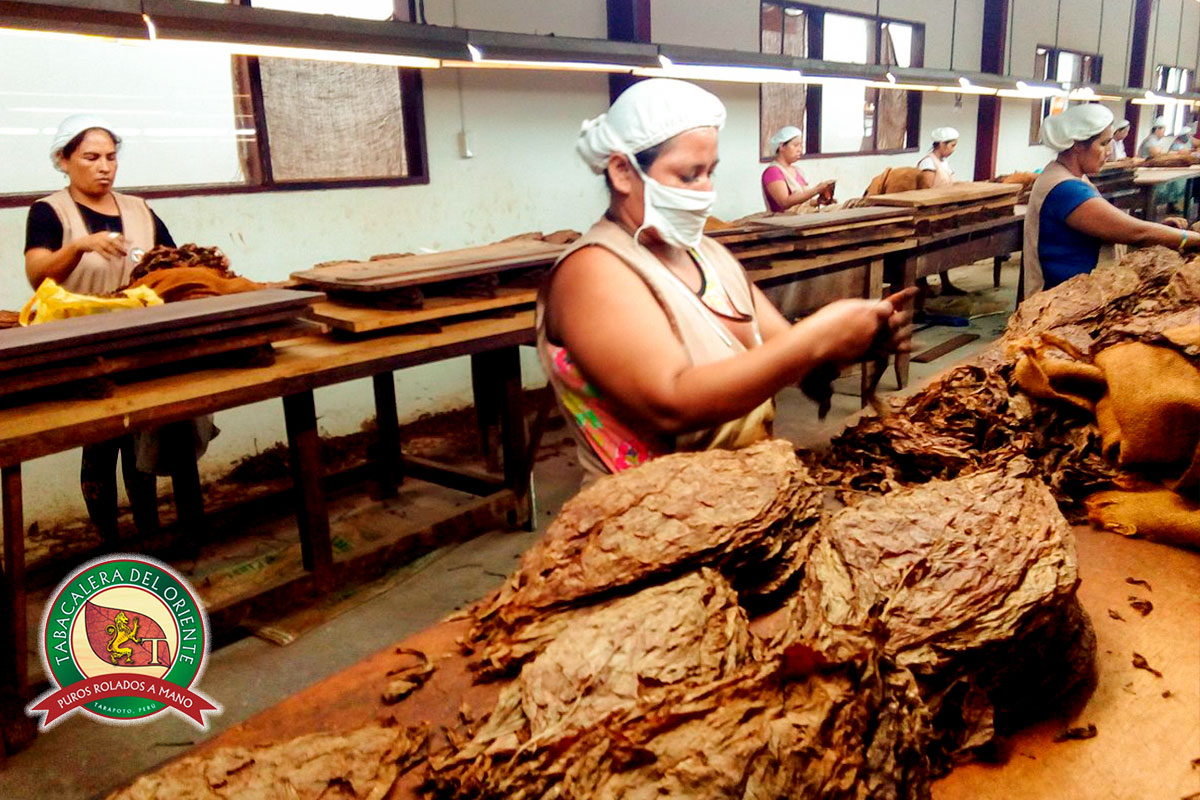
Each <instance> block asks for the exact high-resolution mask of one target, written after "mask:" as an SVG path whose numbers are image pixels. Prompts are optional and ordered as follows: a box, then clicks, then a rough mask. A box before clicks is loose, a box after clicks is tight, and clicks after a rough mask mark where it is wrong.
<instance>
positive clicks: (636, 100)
mask: <svg viewBox="0 0 1200 800" xmlns="http://www.w3.org/2000/svg"><path fill="white" fill-rule="evenodd" d="M724 124H725V105H724V104H723V103H722V102H721V101H720V100H719V99H717V96H716V95H714V94H713V93H712V92H709V91H706V90H705V89H701V88H700V87H699V86H696V85H694V84H691V83H687V82H686V81H678V80H674V79H672V78H650V79H648V80H644V81H639V82H638V83H635V84H634V85H633V86H630V87H629V88H628V89H626V90H625V91H624V92H622V93H621V96H620V97H618V98H617V99H616V101H614V102H613V104H612V106H611V107H610V108H609V109H608V113H606V114H601V115H600V116H598V117H596V118H595V119H590V120H588V121H586V122H584V123H583V127H582V128H580V130H579V141H578V142H577V143H576V145H575V149H576V150H578V151H579V155H580V156H582V157H583V160H584V161H585V162H587V165H588V166H589V167H591V169H592V172H595V173H596V174H597V175H599V174H600V173H602V172H604V169H605V165H606V164H607V163H608V157H609V156H610V155H612V154H613V153H623V154H625V155H628V156H632V155H634V154H636V153H640V152H642V151H643V150H645V149H647V148H650V147H654V146H655V145H657V144H662V143H663V142H665V141H666V140H667V139H670V138H671V137H672V136H676V135H678V134H680V133H683V132H684V131H690V130H691V129H693V128H702V127H705V126H714V127H717V128H720V127H721V126H722V125H724Z"/></svg>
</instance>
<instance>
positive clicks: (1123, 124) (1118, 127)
mask: <svg viewBox="0 0 1200 800" xmlns="http://www.w3.org/2000/svg"><path fill="white" fill-rule="evenodd" d="M1128 127H1129V120H1127V119H1119V120H1117V121H1116V122H1114V123H1113V132H1114V133H1116V132H1117V131H1123V130H1125V129H1126V128H1128Z"/></svg>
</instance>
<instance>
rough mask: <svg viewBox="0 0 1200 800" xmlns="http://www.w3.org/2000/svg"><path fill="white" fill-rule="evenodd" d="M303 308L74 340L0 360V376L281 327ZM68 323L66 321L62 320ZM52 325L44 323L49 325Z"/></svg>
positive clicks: (295, 316)
mask: <svg viewBox="0 0 1200 800" xmlns="http://www.w3.org/2000/svg"><path fill="white" fill-rule="evenodd" d="M303 310H304V307H300V308H285V309H282V310H278V311H272V312H268V313H264V314H261V315H258V316H253V317H235V318H233V319H220V318H217V319H215V320H213V321H212V322H207V323H203V324H199V323H198V324H196V325H194V326H192V327H188V328H174V329H169V330H164V331H161V332H154V331H143V332H141V333H140V334H138V335H136V336H131V337H128V338H127V339H118V340H107V341H105V340H99V341H94V342H88V341H78V342H72V343H71V344H69V345H67V346H65V347H63V348H61V349H57V350H50V351H40V352H34V353H27V354H25V355H21V356H15V357H13V358H6V359H2V360H0V373H6V372H10V371H13V370H27V369H35V368H41V367H47V366H50V365H54V366H59V365H60V364H61V363H62V362H63V361H70V360H73V359H80V358H87V357H90V356H101V355H108V354H110V353H113V352H122V351H134V350H143V349H145V348H149V347H162V346H167V345H181V344H182V345H184V346H186V344H187V343H188V342H191V341H193V340H194V339H196V338H198V337H203V336H216V335H233V334H234V333H236V332H239V331H243V330H246V329H250V330H255V329H259V328H264V327H269V326H276V325H284V324H287V323H289V322H293V321H295V320H296V319H297V317H298V316H299V314H300V313H302V312H303ZM63 322H70V320H63ZM52 324H53V323H48V325H52Z"/></svg>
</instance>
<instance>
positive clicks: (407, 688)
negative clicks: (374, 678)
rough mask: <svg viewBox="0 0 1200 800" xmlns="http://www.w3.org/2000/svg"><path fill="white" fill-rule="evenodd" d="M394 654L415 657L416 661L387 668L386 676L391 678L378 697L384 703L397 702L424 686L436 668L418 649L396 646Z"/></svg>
mask: <svg viewBox="0 0 1200 800" xmlns="http://www.w3.org/2000/svg"><path fill="white" fill-rule="evenodd" d="M396 654H397V655H402V656H411V657H413V658H415V659H416V663H414V664H410V665H408V666H403V667H397V668H396V669H392V670H388V672H387V676H386V677H389V678H391V679H392V680H391V681H389V682H388V685H387V687H386V688H385V689H384V690H383V696H382V697H381V698H380V699H381V700H383V702H384V704H385V705H392V704H393V703H398V702H400V701H401V700H403V699H404V698H406V697H408V696H409V695H410V694H412V693H413V692H415V691H416V690H417V689H419V688H421V687H422V686H424V685H425V682H426V681H428V680H429V676H430V675H432V674H433V673H434V672H435V671H436V670H437V667H436V666H434V664H433V663H432V662H430V660H429V656H427V655H425V654H424V653H422V652H421V651H420V650H414V649H412V648H410V647H397V648H396Z"/></svg>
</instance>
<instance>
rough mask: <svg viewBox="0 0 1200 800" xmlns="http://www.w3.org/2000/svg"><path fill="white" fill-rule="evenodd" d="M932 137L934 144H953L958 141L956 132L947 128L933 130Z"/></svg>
mask: <svg viewBox="0 0 1200 800" xmlns="http://www.w3.org/2000/svg"><path fill="white" fill-rule="evenodd" d="M932 135H933V143H934V144H938V143H939V142H953V141H955V140H957V139H958V131H957V130H955V129H954V128H951V127H949V126H947V127H944V128H934V129H933V134H932Z"/></svg>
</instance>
